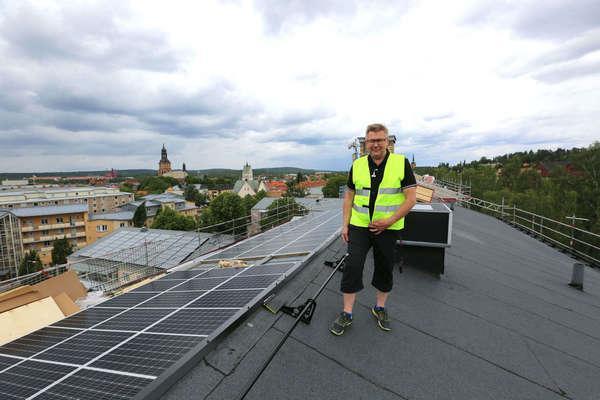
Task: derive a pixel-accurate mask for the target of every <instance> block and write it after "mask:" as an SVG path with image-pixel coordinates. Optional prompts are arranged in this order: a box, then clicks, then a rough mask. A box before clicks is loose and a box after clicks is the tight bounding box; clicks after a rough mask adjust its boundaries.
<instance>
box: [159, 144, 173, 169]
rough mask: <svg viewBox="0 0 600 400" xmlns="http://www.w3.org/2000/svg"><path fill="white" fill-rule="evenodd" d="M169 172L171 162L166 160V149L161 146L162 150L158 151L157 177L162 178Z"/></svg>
mask: <svg viewBox="0 0 600 400" xmlns="http://www.w3.org/2000/svg"><path fill="white" fill-rule="evenodd" d="M170 171H171V161H169V159H168V158H167V149H166V147H165V145H164V144H163V147H162V150H161V151H160V161H159V162H158V176H163V175H164V174H165V173H167V172H170Z"/></svg>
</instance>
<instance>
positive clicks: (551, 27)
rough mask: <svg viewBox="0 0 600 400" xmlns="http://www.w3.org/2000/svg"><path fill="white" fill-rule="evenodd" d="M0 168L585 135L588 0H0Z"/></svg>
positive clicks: (443, 154) (595, 15)
mask: <svg viewBox="0 0 600 400" xmlns="http://www.w3.org/2000/svg"><path fill="white" fill-rule="evenodd" d="M0 60H1V61H0V150H1V152H0V172H22V171H69V170H94V169H107V168H111V167H112V168H117V169H124V168H152V169H155V168H157V163H158V159H159V158H160V148H161V146H162V144H163V143H165V145H166V146H167V149H168V151H169V158H170V160H171V163H172V165H173V167H174V168H181V163H182V162H185V163H186V164H187V167H188V169H203V168H238V169H239V168H241V167H242V165H243V163H244V162H245V161H248V162H249V163H250V164H251V165H252V166H253V167H275V166H299V167H306V168H316V169H338V170H343V169H346V168H348V167H349V164H350V160H351V158H350V157H351V153H350V151H349V150H348V148H347V146H348V144H349V143H350V142H351V140H352V139H353V138H354V137H357V136H360V135H363V134H364V128H365V127H366V125H367V124H369V123H372V122H381V123H384V124H386V125H387V126H388V127H389V128H390V133H392V134H395V135H396V137H397V147H396V152H401V153H404V154H407V155H408V156H409V157H410V156H411V155H412V154H414V155H415V158H416V161H417V164H419V165H437V164H438V163H439V162H450V163H453V162H457V161H460V160H463V159H466V160H472V159H479V158H480V157H481V156H488V157H490V156H493V155H501V154H504V153H507V152H512V151H520V150H528V149H534V150H535V149H539V148H557V147H563V148H571V147H575V146H578V147H581V146H587V145H589V144H591V143H592V142H593V141H594V140H598V139H599V138H600V123H599V122H598V119H599V117H600V2H599V1H597V0H576V1H573V0H568V1H567V0H565V1H558V0H545V1H525V0H521V1H507V2H501V1H414V2H413V1H381V2H374V1H364V2H361V1H357V2H352V1H350V0H339V1H337V0H336V1H325V0H298V1H284V0H255V1H222V2H211V1H207V0H203V1H200V2H199V1H190V2H179V1H173V0H171V1H168V2H166V1H155V2H153V1H148V0H143V1H139V2H126V1H123V0H119V1H115V2H110V1H99V2H93V1H81V2H75V1H74V2H65V1H58V2H49V1H48V2H47V1H33V2H31V3H29V2H27V1H24V0H14V1H5V0H0Z"/></svg>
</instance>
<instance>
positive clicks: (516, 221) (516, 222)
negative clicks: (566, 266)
mask: <svg viewBox="0 0 600 400" xmlns="http://www.w3.org/2000/svg"><path fill="white" fill-rule="evenodd" d="M459 204H461V205H466V206H468V208H472V209H475V210H477V211H480V212H484V213H486V214H489V215H492V216H494V217H496V218H498V219H500V220H502V221H504V222H506V223H508V224H510V225H512V226H514V227H516V228H518V229H520V230H523V231H525V232H527V233H529V234H531V235H532V236H534V237H536V238H538V239H541V240H542V241H544V242H546V243H548V244H550V245H552V246H554V247H557V248H559V249H562V250H564V251H565V252H567V253H569V254H570V255H572V256H574V257H576V258H578V259H580V260H583V261H586V262H588V263H590V265H592V266H594V267H600V235H599V234H597V233H594V232H590V231H586V230H584V229H581V228H577V227H576V226H575V222H574V221H573V222H572V223H571V224H567V223H565V222H561V221H557V220H554V219H551V218H548V217H544V216H543V215H539V214H536V213H533V212H531V211H527V210H523V209H520V208H518V207H517V206H516V205H515V204H512V205H510V206H509V205H506V204H504V202H502V203H501V204H497V203H493V202H490V201H487V200H483V199H478V198H475V197H468V198H467V197H465V198H462V199H461V200H460V201H459Z"/></svg>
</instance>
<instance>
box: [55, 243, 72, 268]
mask: <svg viewBox="0 0 600 400" xmlns="http://www.w3.org/2000/svg"><path fill="white" fill-rule="evenodd" d="M70 254H73V245H72V244H71V243H70V242H69V239H67V238H62V239H56V240H55V241H54V243H53V244H52V265H60V264H66V263H67V256H69V255H70Z"/></svg>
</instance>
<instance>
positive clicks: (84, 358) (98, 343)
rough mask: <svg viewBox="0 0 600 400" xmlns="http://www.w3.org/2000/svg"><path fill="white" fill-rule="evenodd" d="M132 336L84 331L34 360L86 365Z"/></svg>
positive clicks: (122, 333)
mask: <svg viewBox="0 0 600 400" xmlns="http://www.w3.org/2000/svg"><path fill="white" fill-rule="evenodd" d="M131 335H132V334H131V333H125V332H101V331H84V332H83V333H81V334H79V335H77V336H75V337H73V338H72V339H70V340H67V341H65V342H63V343H61V344H59V345H57V346H54V347H52V348H50V349H48V350H45V351H43V352H41V353H39V354H37V355H36V356H35V357H33V358H34V359H36V360H46V361H59V362H63V363H69V364H85V363H87V362H88V361H90V360H91V359H93V358H95V357H97V356H99V355H100V354H102V353H104V352H105V351H107V350H109V349H111V348H112V347H114V346H115V345H117V344H119V343H121V342H122V341H123V340H125V339H127V338H128V337H130V336H131Z"/></svg>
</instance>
